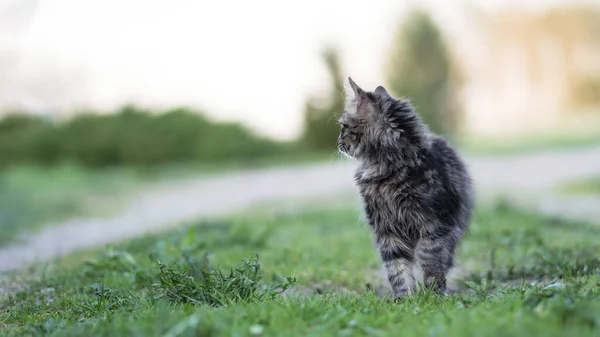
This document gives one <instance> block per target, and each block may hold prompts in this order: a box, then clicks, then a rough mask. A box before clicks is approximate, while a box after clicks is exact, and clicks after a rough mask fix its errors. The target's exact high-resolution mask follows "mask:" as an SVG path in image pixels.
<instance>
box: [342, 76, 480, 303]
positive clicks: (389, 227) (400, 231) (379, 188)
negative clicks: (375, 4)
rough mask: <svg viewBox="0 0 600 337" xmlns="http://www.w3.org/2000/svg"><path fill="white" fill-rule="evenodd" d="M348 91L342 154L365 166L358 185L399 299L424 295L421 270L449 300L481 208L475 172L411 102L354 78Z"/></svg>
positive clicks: (358, 172)
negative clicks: (458, 260) (453, 274)
mask: <svg viewBox="0 0 600 337" xmlns="http://www.w3.org/2000/svg"><path fill="white" fill-rule="evenodd" d="M345 88H346V110H345V111H344V113H343V114H342V116H341V118H340V120H339V122H340V125H341V131H340V135H339V137H338V148H339V150H340V151H341V152H343V153H345V154H346V155H348V156H350V157H353V158H355V159H357V160H358V162H359V166H358V169H357V170H356V174H355V181H356V184H357V185H358V189H359V191H360V194H361V196H362V200H363V206H364V211H365V215H366V218H367V220H368V222H369V225H370V227H371V229H372V230H373V233H374V237H375V245H376V247H377V249H378V251H379V253H380V255H381V258H382V260H383V264H384V266H385V268H386V271H387V274H388V279H389V282H390V285H391V286H392V288H393V290H394V294H395V297H396V298H397V299H399V298H402V297H404V296H406V295H408V294H410V293H412V292H414V291H415V290H416V282H415V278H414V275H413V269H414V268H413V267H414V266H415V264H418V265H419V266H420V267H421V269H422V270H423V281H424V284H425V285H426V286H429V287H432V288H434V289H435V290H436V291H438V292H440V293H443V292H445V290H446V276H447V274H448V271H449V270H450V268H452V266H453V263H454V255H455V250H456V247H457V245H458V243H459V241H460V239H461V238H462V236H463V235H464V233H465V231H466V230H467V228H468V223H469V219H470V217H471V211H472V208H473V204H474V188H473V184H472V181H471V178H470V175H469V173H468V170H467V167H466V165H465V164H464V162H463V161H462V160H461V158H460V157H459V155H458V154H457V152H456V151H455V150H454V149H453V148H452V147H450V146H449V145H448V143H446V141H445V140H444V139H442V138H441V137H439V136H436V135H434V134H432V133H431V132H430V131H429V129H428V128H427V126H426V125H425V124H424V123H423V122H422V121H421V119H420V118H419V116H418V115H417V114H416V112H415V111H414V109H413V108H412V106H411V105H410V103H409V102H408V101H406V100H402V99H396V98H394V97H392V96H390V95H389V94H388V93H387V91H386V90H385V89H384V88H383V87H377V89H375V91H373V92H366V91H364V90H362V89H361V88H360V87H358V86H357V85H356V83H354V82H353V81H352V79H350V78H348V81H347V83H346V85H345Z"/></svg>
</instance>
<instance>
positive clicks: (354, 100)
mask: <svg viewBox="0 0 600 337" xmlns="http://www.w3.org/2000/svg"><path fill="white" fill-rule="evenodd" d="M344 93H345V95H346V111H347V112H348V113H351V114H352V113H356V109H357V107H358V105H359V104H360V101H361V100H362V99H364V97H365V91H364V90H362V89H361V88H360V87H359V86H358V85H357V84H356V83H355V82H354V81H353V80H352V78H350V77H348V78H347V79H346V81H345V82H344Z"/></svg>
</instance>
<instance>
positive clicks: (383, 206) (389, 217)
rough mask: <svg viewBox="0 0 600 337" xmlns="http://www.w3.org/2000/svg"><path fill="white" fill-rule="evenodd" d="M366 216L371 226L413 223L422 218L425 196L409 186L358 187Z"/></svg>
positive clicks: (369, 185) (396, 184) (370, 185)
mask: <svg viewBox="0 0 600 337" xmlns="http://www.w3.org/2000/svg"><path fill="white" fill-rule="evenodd" d="M360 193H361V196H362V199H363V203H364V208H365V211H366V216H367V218H368V219H369V222H371V224H372V225H378V224H381V223H390V222H391V223H394V224H402V223H414V222H415V221H416V220H417V219H420V218H422V217H423V214H424V209H425V206H426V201H427V194H426V193H424V191H421V190H420V189H419V188H418V187H417V188H415V187H414V186H411V185H410V184H403V183H395V184H366V185H363V186H360Z"/></svg>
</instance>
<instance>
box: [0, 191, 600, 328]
mask: <svg viewBox="0 0 600 337" xmlns="http://www.w3.org/2000/svg"><path fill="white" fill-rule="evenodd" d="M320 204H321V206H318V207H311V208H308V209H306V210H305V211H303V212H299V213H281V214H278V213H273V212H271V211H269V210H268V209H265V210H263V211H260V210H255V211H253V212H250V213H247V214H241V215H238V216H232V217H229V218H226V219H221V220H212V221H201V222H198V223H193V224H191V225H190V226H188V227H185V228H182V229H179V230H176V231H173V232H169V233H163V234H157V235H153V236H147V237H144V238H140V239H136V240H133V241H129V242H125V243H122V244H119V245H116V246H111V247H107V248H105V249H100V250H97V251H90V252H86V253H84V254H81V253H79V254H76V255H71V256H67V257H65V258H63V259H60V260H57V261H54V262H51V263H49V264H47V265H45V266H39V265H38V266H35V267H32V268H30V269H29V270H26V271H22V272H20V273H19V274H17V275H13V279H12V281H10V282H9V283H8V293H9V294H10V295H8V296H7V297H6V298H5V299H3V300H1V299H0V334H4V335H15V336H16V335H18V336H22V335H38V334H39V335H42V334H47V335H53V336H82V335H85V336H91V335H94V336H119V335H128V336H129V335H133V336H247V335H264V336H339V335H341V336H359V335H361V336H362V335H365V336H370V335H375V336H397V335H399V334H400V335H402V336H461V337H462V336H528V337H529V336H597V335H598V334H599V333H600V326H599V325H600V301H599V300H600V287H598V286H599V285H600V275H599V274H600V258H599V257H598V256H600V254H599V253H600V245H599V244H598V237H599V235H600V227H596V226H595V225H590V224H584V223H570V222H564V221H559V220H554V219H548V218H543V217H540V216H537V215H533V214H527V213H522V212H519V211H516V210H514V209H512V208H510V207H508V206H506V205H503V204H500V205H498V206H495V207H488V208H482V209H480V210H479V211H478V212H477V214H476V216H475V219H474V221H473V226H472V230H471V231H470V233H469V235H468V236H467V238H466V239H465V241H464V243H463V245H462V246H461V248H460V253H459V258H458V266H459V270H460V272H459V276H458V279H456V280H455V282H454V283H455V286H454V287H455V288H456V289H455V290H456V292H455V293H454V294H452V295H450V296H448V297H440V296H437V295H435V294H433V293H431V292H429V291H425V290H423V291H421V292H419V293H418V294H417V295H416V296H414V297H412V298H409V299H406V300H405V301H403V302H401V303H399V304H394V303H392V302H391V301H390V297H389V296H388V295H386V290H387V285H386V282H385V281H384V280H383V279H381V277H380V276H378V273H377V270H378V269H379V266H380V263H379V260H378V258H377V255H376V253H375V251H374V250H373V248H372V241H371V235H370V232H369V229H368V228H367V227H366V226H365V225H364V224H363V223H362V221H361V220H359V212H358V211H357V208H356V207H355V206H354V205H349V204H347V203H344V202H339V200H338V201H336V202H332V203H327V202H322V203H320ZM255 254H258V257H259V258H260V260H258V259H257V258H256V257H255ZM83 256H86V257H85V258H84V257H83ZM82 259H83V260H86V262H82ZM42 267H43V268H42ZM290 285H293V287H292V288H291V289H289V290H288V291H287V292H285V293H284V294H283V295H282V294H281V292H282V291H283V290H285V289H287V288H288V287H289V286H290Z"/></svg>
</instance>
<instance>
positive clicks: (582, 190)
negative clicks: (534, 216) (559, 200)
mask: <svg viewBox="0 0 600 337" xmlns="http://www.w3.org/2000/svg"><path fill="white" fill-rule="evenodd" d="M558 190H559V192H561V193H565V194H584V195H585V194H587V195H589V194H600V176H596V177H590V178H586V179H581V180H575V181H571V182H568V183H566V184H564V185H562V186H559V188H558Z"/></svg>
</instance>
